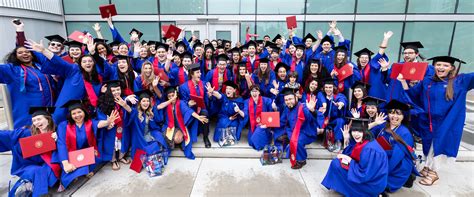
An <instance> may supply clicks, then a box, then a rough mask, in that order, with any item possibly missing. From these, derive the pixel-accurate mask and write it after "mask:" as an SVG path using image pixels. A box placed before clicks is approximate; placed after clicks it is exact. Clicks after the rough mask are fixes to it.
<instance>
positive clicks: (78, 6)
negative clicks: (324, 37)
mask: <svg viewBox="0 0 474 197" xmlns="http://www.w3.org/2000/svg"><path fill="white" fill-rule="evenodd" d="M107 4H109V1H108V0H84V1H77V0H63V6H64V14H99V6H101V5H107Z"/></svg>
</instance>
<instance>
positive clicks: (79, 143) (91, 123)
mask: <svg viewBox="0 0 474 197" xmlns="http://www.w3.org/2000/svg"><path fill="white" fill-rule="evenodd" d="M62 107H63V108H67V111H68V114H67V120H66V121H63V122H61V123H60V124H59V126H58V141H57V149H58V151H57V152H54V153H53V163H59V164H61V167H62V169H63V172H62V174H61V183H62V185H63V186H64V188H67V187H68V186H69V184H71V183H72V182H73V181H74V180H75V179H76V178H77V177H80V176H84V175H87V177H89V178H90V177H92V176H94V170H95V168H96V165H95V164H91V165H88V166H83V167H79V168H77V167H76V166H74V165H73V164H71V163H70V162H69V152H71V151H75V150H80V149H84V148H88V147H94V156H95V158H96V159H95V160H96V161H100V158H101V155H100V152H99V148H98V142H97V136H98V135H99V133H98V129H101V128H106V127H108V126H111V125H112V124H113V122H114V121H115V120H116V119H117V118H118V113H117V112H116V111H113V112H112V113H111V114H110V115H109V116H108V117H107V119H106V120H93V119H91V116H90V115H89V112H88V111H87V110H86V108H85V106H84V104H83V101H82V100H69V101H67V102H66V103H65V104H64V105H63V106H62Z"/></svg>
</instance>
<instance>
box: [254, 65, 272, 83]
mask: <svg viewBox="0 0 474 197" xmlns="http://www.w3.org/2000/svg"><path fill="white" fill-rule="evenodd" d="M266 64H267V69H265V73H262V69H260V65H258V68H257V70H256V71H255V73H256V74H257V77H258V79H259V80H260V81H262V80H264V79H265V85H266V84H268V83H270V65H269V64H268V63H266Z"/></svg>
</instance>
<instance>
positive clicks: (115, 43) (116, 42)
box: [109, 41, 121, 47]
mask: <svg viewBox="0 0 474 197" xmlns="http://www.w3.org/2000/svg"><path fill="white" fill-rule="evenodd" d="M120 43H121V42H119V41H113V42H111V43H109V46H110V47H113V46H117V45H119V44H120Z"/></svg>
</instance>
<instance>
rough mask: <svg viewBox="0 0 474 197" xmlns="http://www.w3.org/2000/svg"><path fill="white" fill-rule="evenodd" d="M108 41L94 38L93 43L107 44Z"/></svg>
mask: <svg viewBox="0 0 474 197" xmlns="http://www.w3.org/2000/svg"><path fill="white" fill-rule="evenodd" d="M108 41H109V40H107V39H102V38H94V42H95V43H98V42H102V43H107V42H108Z"/></svg>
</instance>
